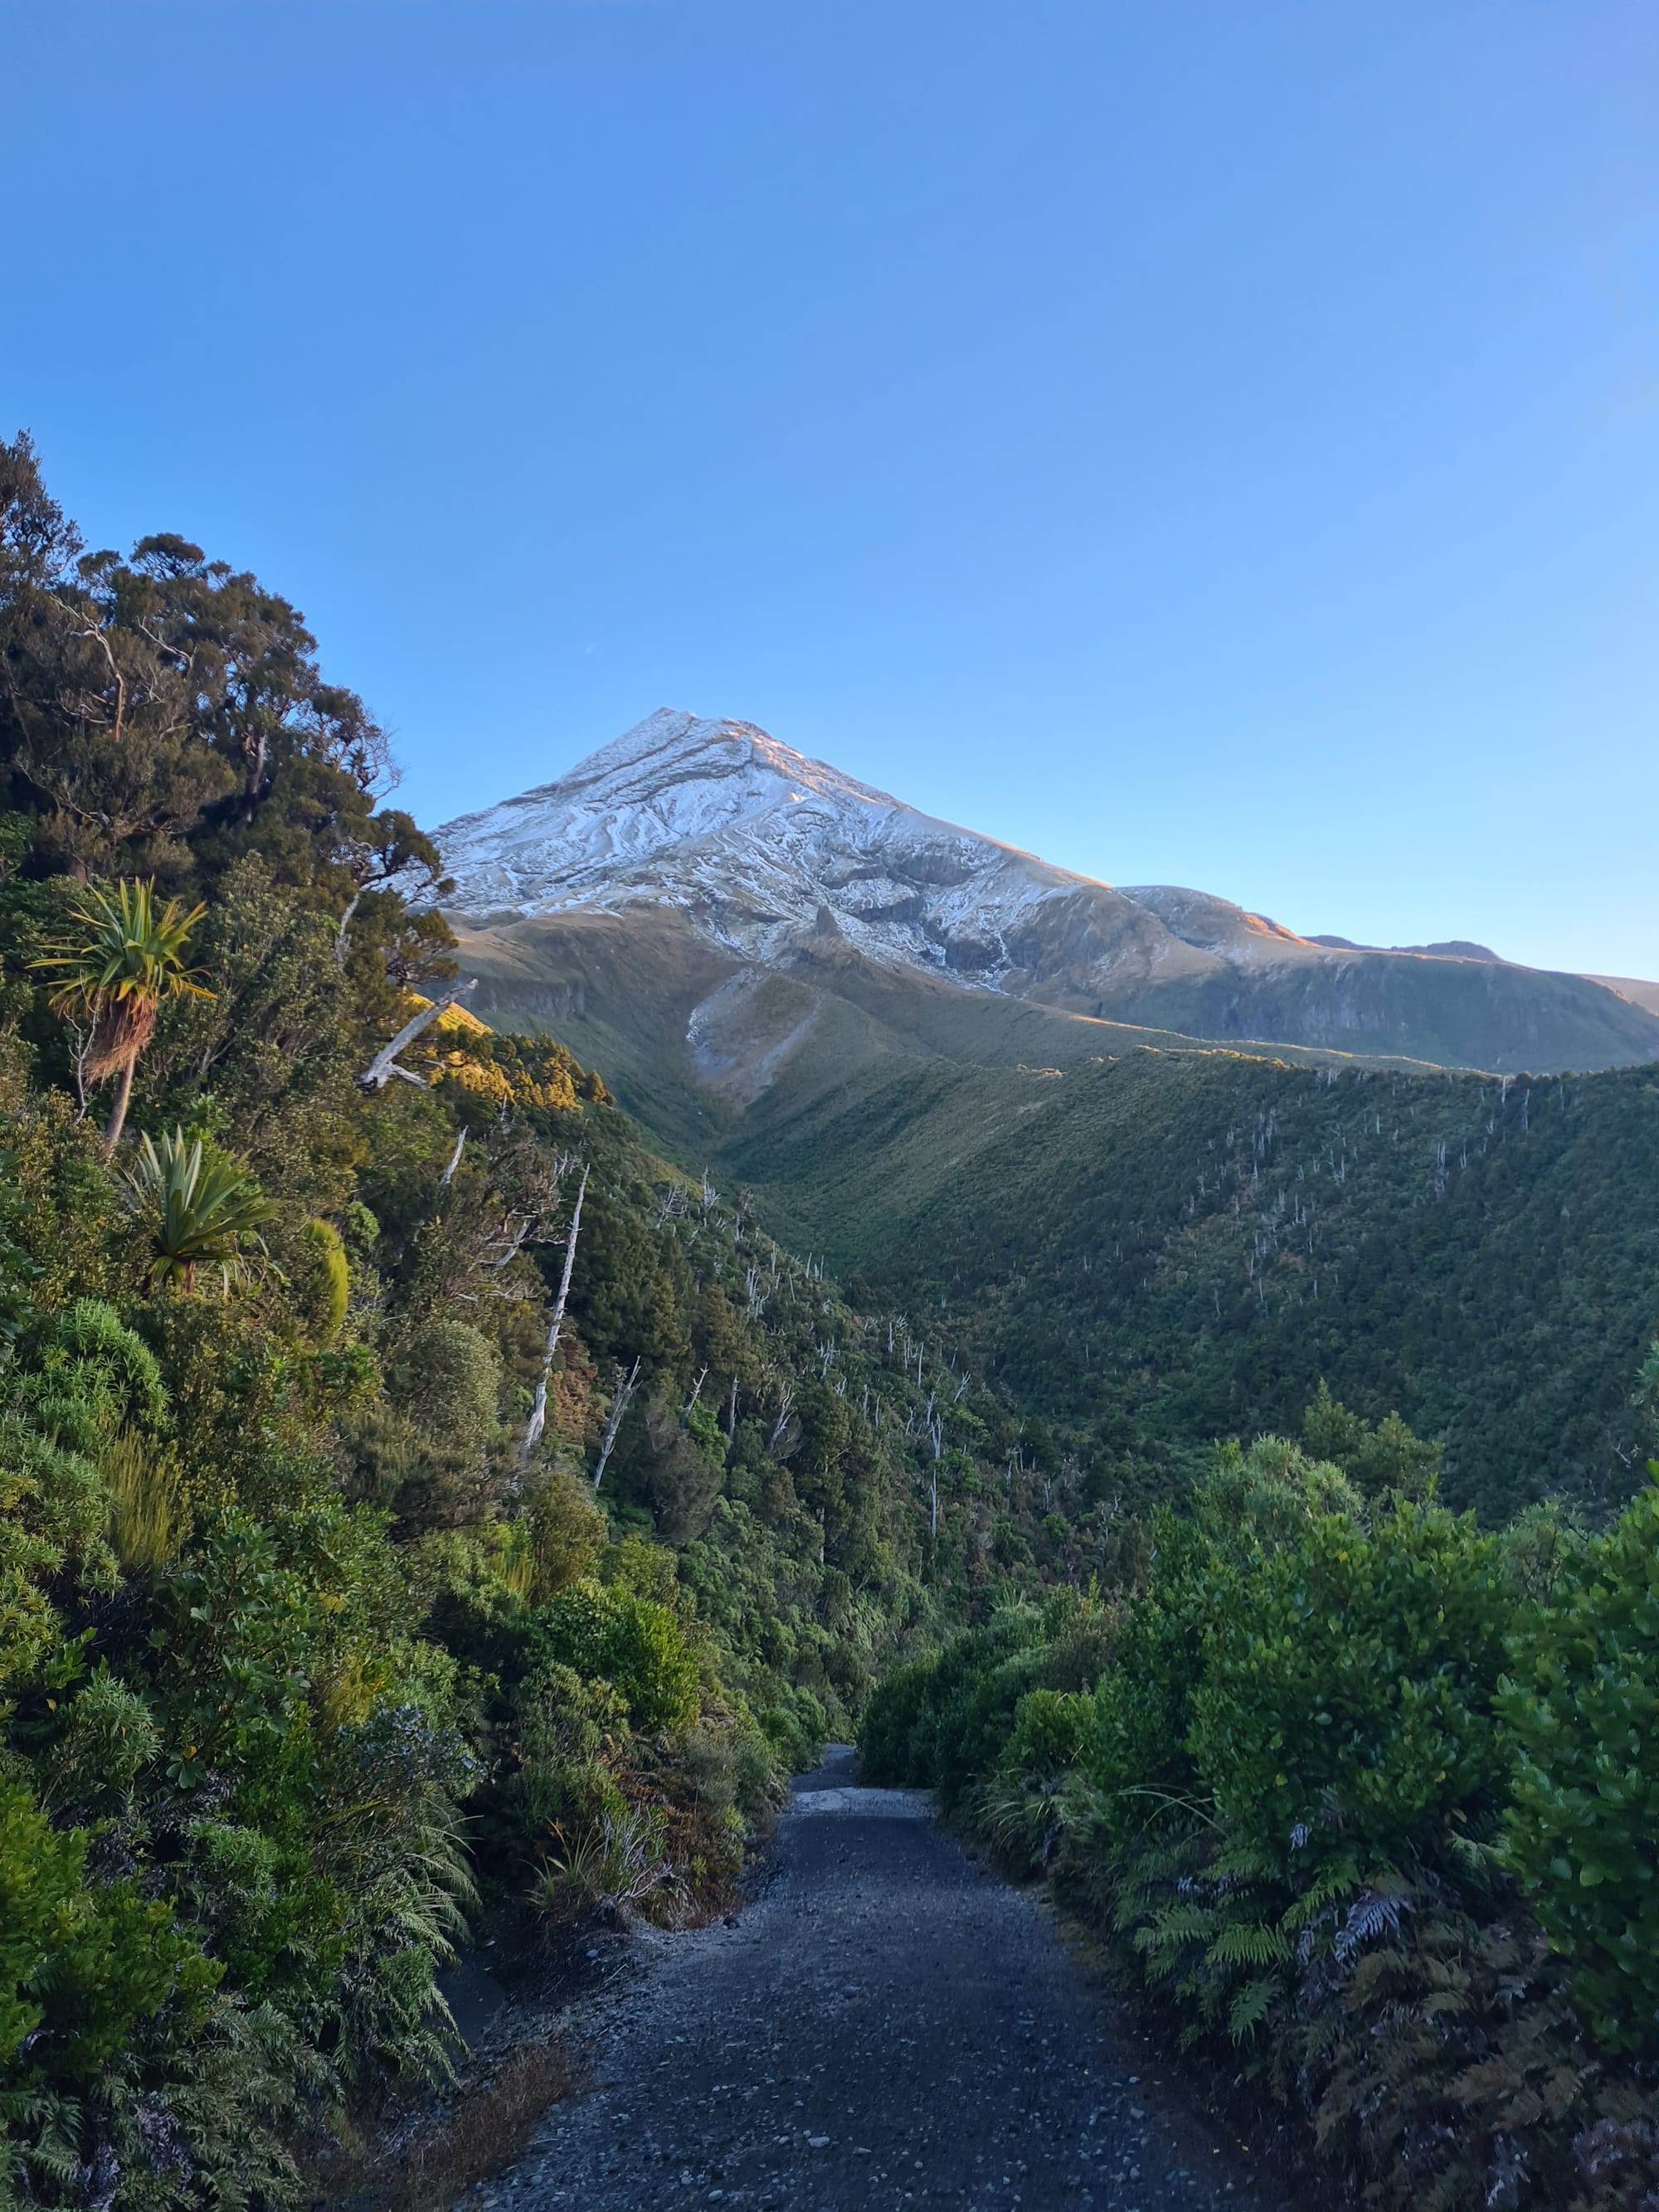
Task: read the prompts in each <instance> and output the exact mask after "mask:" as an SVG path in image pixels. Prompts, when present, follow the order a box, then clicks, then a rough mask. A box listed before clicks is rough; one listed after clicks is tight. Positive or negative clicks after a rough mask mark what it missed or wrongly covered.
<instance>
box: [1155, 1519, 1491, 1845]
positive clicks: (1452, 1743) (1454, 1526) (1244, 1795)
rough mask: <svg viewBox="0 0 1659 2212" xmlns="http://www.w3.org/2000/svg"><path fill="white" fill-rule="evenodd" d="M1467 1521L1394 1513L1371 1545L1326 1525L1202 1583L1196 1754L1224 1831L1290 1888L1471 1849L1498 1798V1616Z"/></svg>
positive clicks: (1482, 1552)
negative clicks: (1324, 1873)
mask: <svg viewBox="0 0 1659 2212" xmlns="http://www.w3.org/2000/svg"><path fill="white" fill-rule="evenodd" d="M1497 1548H1498V1547H1497V1546H1496V1544H1495V1543H1494V1541H1492V1539H1491V1538H1489V1537H1483V1536H1481V1535H1480V1534H1478V1533H1477V1532H1476V1529H1475V1527H1474V1518H1473V1516H1467V1517H1465V1518H1463V1519H1461V1520H1459V1519H1456V1518H1455V1517H1454V1516H1452V1515H1450V1514H1449V1513H1447V1512H1445V1511H1443V1510H1441V1509H1439V1508H1437V1507H1423V1506H1416V1505H1413V1504H1409V1503H1407V1502H1405V1501H1403V1500H1402V1501H1401V1502H1399V1503H1397V1504H1395V1505H1394V1506H1392V1507H1390V1508H1388V1509H1386V1510H1384V1511H1383V1513H1382V1515H1381V1516H1379V1517H1378V1519H1377V1521H1376V1523H1375V1525H1374V1527H1373V1528H1371V1529H1370V1530H1369V1531H1367V1530H1366V1529H1364V1528H1362V1527H1361V1526H1360V1525H1359V1524H1358V1522H1356V1521H1354V1520H1353V1519H1352V1518H1351V1517H1350V1516H1347V1515H1344V1514H1335V1513H1329V1514H1322V1515H1320V1516H1318V1517H1317V1518H1316V1519H1314V1520H1312V1521H1310V1522H1308V1523H1307V1525H1306V1526H1305V1527H1304V1528H1303V1529H1302V1530H1301V1531H1300V1533H1299V1534H1298V1535H1297V1538H1296V1539H1295V1540H1294V1541H1286V1542H1284V1543H1282V1544H1280V1545H1279V1546H1277V1547H1274V1548H1273V1549H1271V1550H1269V1551H1267V1552H1266V1553H1263V1554H1262V1555H1261V1557H1259V1558H1258V1559H1255V1560H1252V1561H1249V1562H1248V1563H1247V1564H1244V1565H1235V1564H1233V1563H1231V1562H1228V1563H1226V1564H1225V1565H1223V1566H1221V1567H1220V1568H1219V1569H1218V1571H1216V1572H1215V1573H1214V1574H1213V1576H1212V1578H1211V1579H1210V1581H1209V1583H1208V1585H1207V1588H1206V1599H1207V1601H1208V1603H1209V1605H1210V1606H1211V1607H1212V1615H1211V1619H1212V1626H1211V1627H1210V1629H1209V1632H1208V1633H1207V1635H1206V1639H1205V1648H1204V1661H1203V1674H1202V1679H1201V1680H1200V1684H1199V1686H1198V1688H1197V1690H1196V1692H1195V1693H1194V1699H1193V1705H1192V1725H1191V1729H1190V1730H1189V1732H1188V1739H1187V1741H1188V1747H1189V1750H1190V1753H1191V1755H1192V1759H1193V1762H1194V1770H1195V1772H1196V1775H1197V1778H1198V1779H1199V1781H1200V1784H1202V1786H1203V1788H1204V1790H1205V1791H1206V1795H1207V1796H1208V1797H1209V1798H1210V1800H1211V1801H1212V1802H1213V1805H1214V1808H1215V1815H1216V1818H1217V1819H1218V1820H1219V1821H1220V1823H1221V1825H1222V1826H1223V1828H1224V1829H1225V1832H1227V1833H1228V1834H1229V1835H1230V1836H1232V1837H1236V1838H1239V1839H1240V1840H1241V1841H1243V1842H1246V1843H1248V1844H1249V1845H1250V1846H1251V1847H1252V1848H1253V1849H1255V1850H1258V1851H1260V1852H1261V1853H1262V1854H1263V1855H1264V1856H1265V1857H1269V1858H1271V1859H1273V1861H1275V1862H1276V1863H1278V1864H1279V1866H1280V1868H1281V1869H1283V1870H1284V1872H1285V1875H1287V1876H1289V1875H1292V1874H1293V1873H1294V1872H1295V1870H1296V1869H1297V1867H1298V1866H1299V1865H1303V1864H1305V1863H1307V1857H1308V1855H1309V1854H1310V1853H1311V1854H1312V1855H1313V1856H1315V1857H1318V1856H1320V1855H1322V1853H1323V1854H1325V1855H1328V1853H1329V1851H1330V1850H1332V1849H1333V1848H1336V1849H1340V1850H1343V1851H1346V1852H1350V1853H1352V1855H1353V1857H1354V1858H1355V1860H1356V1861H1357V1863H1358V1864H1359V1865H1360V1866H1361V1867H1362V1868H1366V1869H1369V1868H1372V1867H1375V1866H1376V1865H1378V1864H1387V1865H1397V1864H1399V1863H1401V1861H1402V1860H1403V1859H1404V1858H1405V1857H1406V1856H1407V1853H1409V1852H1413V1851H1418V1852H1421V1851H1425V1850H1433V1849H1434V1847H1435V1843H1436V1839H1437V1838H1438V1836H1439V1835H1440V1834H1441V1832H1442V1828H1443V1823H1445V1822H1446V1821H1448V1820H1450V1821H1453V1822H1455V1823H1456V1824H1458V1825H1459V1826H1462V1827H1463V1828H1464V1829H1466V1830H1467V1831H1468V1832H1471V1833H1474V1834H1476V1835H1480V1834H1484V1833H1485V1832H1486V1831H1487V1830H1488V1828H1489V1827H1490V1824H1491V1820H1492V1814H1493V1810H1494V1808H1495V1804H1496V1802H1497V1798H1498V1794H1499V1792H1500V1791H1501V1789H1502V1786H1503V1759H1502V1755H1501V1752H1500V1749H1499V1747H1498V1743H1497V1741H1496V1737H1495V1730H1494V1723H1493V1719H1492V1695H1493V1693H1494V1692H1495V1691H1496V1689H1497V1686H1498V1675H1499V1672H1500V1669H1501V1665H1502V1658H1503V1637H1504V1622H1505V1617H1506V1612H1507V1606H1506V1601H1505V1597H1504V1591H1503V1589H1502V1587H1501V1583H1500V1582H1499V1578H1498V1566H1497Z"/></svg>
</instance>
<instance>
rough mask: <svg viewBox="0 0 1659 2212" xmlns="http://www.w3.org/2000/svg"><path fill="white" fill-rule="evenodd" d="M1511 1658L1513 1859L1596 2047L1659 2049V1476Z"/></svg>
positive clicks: (1530, 1626)
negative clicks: (1566, 1968) (1566, 1969)
mask: <svg viewBox="0 0 1659 2212" xmlns="http://www.w3.org/2000/svg"><path fill="white" fill-rule="evenodd" d="M1512 1655H1513V1665H1514V1669H1515V1672H1514V1679H1513V1681H1512V1684H1511V1685H1510V1687H1509V1689H1508V1691H1507V1693H1506V1695H1505V1696H1504V1699H1503V1709H1504V1717H1505V1718H1506V1720H1507V1721H1508V1723H1509V1725H1510V1729H1512V1730H1513V1731H1514V1735H1515V1740H1516V1750H1517V1757H1516V1772H1515V1779H1514V1794H1515V1802H1514V1804H1513V1806H1512V1807H1511V1808H1510V1811H1509V1814H1508V1815H1507V1820H1506V1831H1507V1834H1506V1851H1507V1857H1508V1859H1509V1863H1510V1865H1511V1866H1513V1867H1514V1869H1516V1873H1517V1874H1518V1875H1520V1877H1521V1879H1522V1881H1523V1882H1524V1883H1525V1884H1526V1886H1527V1888H1528V1891H1529V1893H1531V1896H1532V1899H1533V1902H1534V1909H1535V1910H1536V1911H1537V1914H1538V1917H1539V1919H1540V1921H1541V1923H1542V1924H1543V1926H1544V1928H1545V1929H1546V1931H1547V1934H1548V1935H1549V1936H1550V1939H1551V1941H1552V1942H1554V1943H1555V1944H1556V1945H1557V1946H1558V1947H1559V1949H1560V1950H1561V1951H1562V1952H1563V1953H1564V1954H1565V1956H1566V1958H1567V1959H1568V1960H1569V1961H1570V1963H1571V1967H1572V1971H1573V1988H1574V1991H1575V1993H1576V1995H1577V1997H1578V1999H1579V2001H1580V2002H1581V2003H1582V2004H1583V2007H1584V2008H1585V2010H1586V2012H1587V2013H1588V2015H1589V2018H1590V2020H1591V2021H1592V2022H1593V2024H1594V2026H1595V2032H1596V2033H1597V2035H1598V2036H1599V2037H1600V2038H1601V2040H1602V2041H1603V2042H1604V2043H1606V2044H1607V2045H1609V2046H1610V2047H1612V2048H1613V2049H1615V2050H1626V2049H1628V2050H1635V2051H1644V2052H1645V2053H1647V2054H1649V2055H1650V2056H1651V2055H1653V2054H1655V2053H1659V1866H1656V1860H1655V1838H1656V1837H1659V1472H1656V1476H1655V1480H1653V1481H1652V1482H1650V1485H1649V1486H1648V1487H1647V1488H1646V1489H1645V1490H1644V1491H1642V1492H1640V1493H1639V1494H1638V1496H1637V1497H1636V1498H1633V1499H1632V1502H1631V1504H1629V1506H1628V1507H1627V1508H1626V1510H1625V1512H1624V1514H1623V1515H1622V1516H1621V1517H1620V1521H1619V1522H1618V1524H1617V1525H1616V1527H1614V1528H1613V1529H1611V1530H1610V1531H1609V1532H1608V1534H1607V1535H1606V1536H1604V1537H1602V1538H1601V1539H1600V1540H1599V1541H1595V1542H1594V1543H1592V1544H1590V1545H1589V1546H1588V1547H1586V1548H1585V1550H1584V1551H1583V1553H1582V1555H1581V1556H1580V1557H1579V1558H1578V1559H1577V1560H1576V1561H1575V1562H1574V1563H1573V1565H1571V1568H1570V1569H1569V1570H1568V1571H1567V1572H1566V1574H1565V1576H1564V1577H1563V1578H1562V1586H1561V1587H1559V1588H1558V1589H1556V1590H1555V1592H1554V1593H1553V1599H1552V1601H1551V1602H1550V1603H1549V1604H1548V1605H1547V1606H1546V1607H1544V1608H1543V1610H1542V1611H1541V1614H1540V1615H1539V1617H1538V1618H1537V1619H1536V1620H1533V1621H1530V1622H1525V1623H1523V1624H1522V1626H1521V1627H1520V1629H1519V1630H1518V1632H1517V1633H1516V1637H1515V1638H1514V1641H1513V1644H1512Z"/></svg>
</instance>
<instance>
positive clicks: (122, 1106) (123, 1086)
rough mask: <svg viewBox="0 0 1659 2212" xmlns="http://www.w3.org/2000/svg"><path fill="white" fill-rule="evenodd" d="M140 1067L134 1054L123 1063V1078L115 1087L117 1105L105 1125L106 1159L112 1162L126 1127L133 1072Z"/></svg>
mask: <svg viewBox="0 0 1659 2212" xmlns="http://www.w3.org/2000/svg"><path fill="white" fill-rule="evenodd" d="M137 1065H138V1055H137V1053H134V1054H132V1055H131V1058H130V1059H127V1060H123V1061H122V1063H121V1077H120V1080H119V1082H118V1083H117V1085H116V1086H115V1103H114V1104H113V1105H112V1107H111V1108H110V1109H109V1120H108V1121H106V1123H105V1125H104V1158H106V1160H112V1159H113V1158H114V1157H115V1147H116V1146H118V1144H119V1143H120V1141H121V1131H122V1129H123V1128H124V1127H125V1125H126V1118H127V1102H128V1100H129V1099H130V1098H131V1097H132V1071H133V1069H134V1068H135V1067H136V1066H137Z"/></svg>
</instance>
